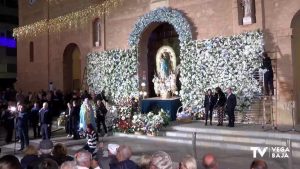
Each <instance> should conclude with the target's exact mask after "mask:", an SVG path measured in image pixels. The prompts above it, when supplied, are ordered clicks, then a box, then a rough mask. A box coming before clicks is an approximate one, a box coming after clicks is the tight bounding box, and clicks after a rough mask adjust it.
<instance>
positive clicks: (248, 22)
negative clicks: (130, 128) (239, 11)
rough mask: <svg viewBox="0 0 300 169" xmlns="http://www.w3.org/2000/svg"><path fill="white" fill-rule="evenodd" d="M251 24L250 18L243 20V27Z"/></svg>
mask: <svg viewBox="0 0 300 169" xmlns="http://www.w3.org/2000/svg"><path fill="white" fill-rule="evenodd" d="M252 23H253V21H252V17H251V16H246V17H244V18H243V25H250V24H252Z"/></svg>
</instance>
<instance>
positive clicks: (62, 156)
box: [52, 143, 74, 166]
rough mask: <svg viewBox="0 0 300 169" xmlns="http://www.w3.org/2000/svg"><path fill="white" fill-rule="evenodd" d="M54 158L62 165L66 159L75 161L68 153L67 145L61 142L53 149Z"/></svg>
mask: <svg viewBox="0 0 300 169" xmlns="http://www.w3.org/2000/svg"><path fill="white" fill-rule="evenodd" d="M52 155H53V160H54V161H56V162H57V164H58V165H59V166H60V165H61V164H62V163H64V162H65V161H73V160H74V159H73V157H71V156H69V155H68V150H67V147H66V146H64V145H63V144H61V143H57V144H56V145H55V146H54V147H53V150H52Z"/></svg>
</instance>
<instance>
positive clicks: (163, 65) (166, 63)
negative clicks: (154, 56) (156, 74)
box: [160, 52, 170, 78]
mask: <svg viewBox="0 0 300 169" xmlns="http://www.w3.org/2000/svg"><path fill="white" fill-rule="evenodd" d="M169 75H170V56H169V53H168V52H164V53H162V55H161V59H160V76H161V78H167V77H168V76H169Z"/></svg>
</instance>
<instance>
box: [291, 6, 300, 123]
mask: <svg viewBox="0 0 300 169" xmlns="http://www.w3.org/2000/svg"><path fill="white" fill-rule="evenodd" d="M291 28H292V38H291V39H292V58H293V60H294V61H293V66H294V86H295V87H294V88H295V89H294V90H295V91H294V92H293V93H294V99H295V102H296V111H295V115H296V117H295V118H296V120H295V121H296V123H299V122H300V114H299V111H300V88H299V86H300V10H299V11H298V12H297V13H296V14H295V15H294V17H293V19H292V22H291Z"/></svg>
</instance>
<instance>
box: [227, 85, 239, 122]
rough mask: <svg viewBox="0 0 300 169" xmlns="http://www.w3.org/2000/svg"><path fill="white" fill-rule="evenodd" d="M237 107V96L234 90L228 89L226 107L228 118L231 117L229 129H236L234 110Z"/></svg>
mask: <svg viewBox="0 0 300 169" xmlns="http://www.w3.org/2000/svg"><path fill="white" fill-rule="evenodd" d="M235 106H236V96H235V95H234V94H233V93H232V89H231V88H228V89H227V100H226V107H225V112H226V113H227V114H228V117H229V123H228V127H234V121H235V116H234V109H235Z"/></svg>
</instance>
